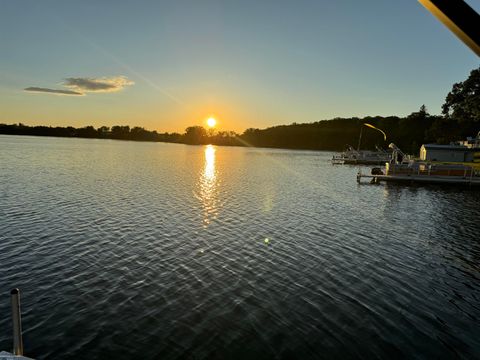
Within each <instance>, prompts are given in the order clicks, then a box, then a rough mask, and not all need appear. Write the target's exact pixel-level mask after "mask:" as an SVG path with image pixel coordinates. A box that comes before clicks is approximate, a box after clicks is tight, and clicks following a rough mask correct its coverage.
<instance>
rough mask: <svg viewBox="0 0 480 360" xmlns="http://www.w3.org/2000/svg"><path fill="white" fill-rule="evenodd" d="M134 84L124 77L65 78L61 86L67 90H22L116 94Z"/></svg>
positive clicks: (61, 93)
mask: <svg viewBox="0 0 480 360" xmlns="http://www.w3.org/2000/svg"><path fill="white" fill-rule="evenodd" d="M133 84H134V82H133V81H131V80H129V79H127V77H125V76H113V77H101V78H89V77H70V78H66V79H65V81H64V82H63V83H62V85H63V86H64V87H66V88H68V89H69V90H63V89H50V88H43V87H36V86H31V87H27V88H25V89H24V90H25V91H28V92H37V93H47V94H54V95H77V96H78V95H80V96H81V95H86V93H106V92H117V91H120V90H122V89H124V88H125V87H127V86H130V85H133Z"/></svg>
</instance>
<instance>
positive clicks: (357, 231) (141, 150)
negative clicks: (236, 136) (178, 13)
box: [0, 136, 480, 359]
mask: <svg viewBox="0 0 480 360" xmlns="http://www.w3.org/2000/svg"><path fill="white" fill-rule="evenodd" d="M331 155H332V154H331V153H327V152H313V151H288V150H274V149H252V148H234V147H231V148H228V147H212V146H185V145H175V144H162V143H139V142H128V141H113V140H93V139H92V140H90V139H61V138H58V139H56V138H40V137H21V136H0V350H2V349H3V350H10V349H11V346H12V342H11V320H10V307H9V306H10V303H9V301H10V298H9V292H10V289H11V288H13V287H19V288H20V289H21V291H22V310H23V328H24V344H25V353H26V354H27V355H28V356H31V357H36V358H38V359H53V358H58V359H94V358H95V359H96V358H103V359H133V358H142V359H160V358H161V359H317V358H326V359H332V358H342V359H345V358H364V359H372V358H427V357H428V358H455V357H460V358H479V357H480V236H479V230H480V206H479V204H480V192H479V191H470V190H461V189H456V188H441V187H402V186H392V185H390V186H384V185H358V184H357V183H356V179H355V175H356V172H357V168H355V167H349V166H332V165H331V164H330V163H329V159H330V158H331ZM266 239H268V240H266Z"/></svg>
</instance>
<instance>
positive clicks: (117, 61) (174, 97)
mask: <svg viewBox="0 0 480 360" xmlns="http://www.w3.org/2000/svg"><path fill="white" fill-rule="evenodd" d="M55 19H56V20H57V21H58V22H59V23H61V24H62V25H63V26H65V27H66V28H68V29H69V30H70V31H71V32H72V33H74V34H75V35H76V36H78V37H79V38H80V39H82V40H83V41H84V42H85V43H87V44H88V45H90V46H91V47H92V48H94V49H96V50H98V51H100V52H102V53H103V54H104V55H107V56H108V57H110V58H111V59H112V60H113V61H114V62H116V63H117V64H118V65H120V66H122V67H123V68H125V69H126V70H127V71H128V72H130V73H132V74H133V75H135V76H136V77H138V78H139V79H141V80H143V81H144V82H145V83H147V84H149V85H150V86H151V87H153V88H154V89H156V90H158V91H159V92H160V93H162V94H163V95H165V96H166V97H168V98H169V99H170V100H172V101H173V102H175V103H177V104H178V105H186V104H185V103H184V102H183V101H182V100H180V99H179V98H178V97H176V96H174V95H172V94H171V93H170V92H168V91H167V90H165V89H164V88H162V87H160V86H158V85H157V84H155V83H154V82H153V81H152V80H150V79H148V78H147V77H146V76H144V75H142V74H141V73H139V72H138V71H136V70H134V69H133V68H132V67H131V66H130V65H128V64H126V63H125V62H123V61H121V60H120V59H118V58H117V57H116V56H115V55H113V54H112V53H111V52H109V51H108V50H106V49H105V48H103V47H101V46H100V45H98V44H97V43H95V42H94V41H92V40H90V39H89V38H87V37H86V36H84V35H83V34H81V33H80V32H79V31H77V30H76V29H74V28H72V27H71V26H70V25H68V24H66V23H65V22H64V21H63V20H62V19H61V18H59V17H58V16H55Z"/></svg>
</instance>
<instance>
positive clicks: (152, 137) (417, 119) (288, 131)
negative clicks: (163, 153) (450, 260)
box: [0, 67, 480, 154]
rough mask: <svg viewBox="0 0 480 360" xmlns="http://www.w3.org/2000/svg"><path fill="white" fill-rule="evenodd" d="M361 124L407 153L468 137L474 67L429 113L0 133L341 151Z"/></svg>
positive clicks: (371, 136) (479, 107)
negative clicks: (240, 128) (166, 129)
mask: <svg viewBox="0 0 480 360" xmlns="http://www.w3.org/2000/svg"><path fill="white" fill-rule="evenodd" d="M363 123H369V124H372V125H374V126H375V127H378V128H380V129H382V130H383V131H385V132H386V133H387V140H386V141H385V140H384V139H383V135H382V134H381V133H379V132H377V131H374V130H369V129H364V135H363V137H362V142H361V148H362V149H372V148H374V147H375V146H380V147H383V148H386V147H387V146H388V144H389V143H391V142H393V143H395V144H396V145H397V146H399V147H400V148H401V149H403V150H404V151H405V152H407V153H411V154H416V153H417V152H418V149H419V147H420V146H421V145H422V144H424V143H432V142H433V143H440V144H445V143H448V142H450V141H454V140H460V139H464V138H465V137H467V136H474V135H476V134H477V132H478V131H480V67H479V68H478V69H475V70H473V71H472V72H471V73H470V76H469V77H468V79H466V80H465V81H464V82H460V83H457V84H454V85H453V87H452V91H450V92H449V93H448V95H447V97H446V100H445V103H444V105H443V107H442V115H430V114H429V113H428V111H427V109H426V108H425V106H424V105H422V106H421V107H420V109H419V110H418V111H415V112H412V113H411V114H410V115H408V116H405V117H398V116H387V117H382V116H368V117H364V118H358V117H352V118H335V119H330V120H322V121H317V122H313V123H306V124H297V123H292V124H290V125H279V126H273V127H269V128H266V129H253V128H251V129H247V130H245V131H244V132H243V133H242V134H236V133H235V132H232V131H213V130H211V129H209V130H206V129H205V128H204V127H202V126H191V127H188V128H187V129H186V130H185V132H184V133H183V134H179V133H158V132H157V131H148V130H146V129H144V128H142V127H133V128H130V127H129V126H112V127H107V126H102V127H99V128H94V127H93V126H86V127H83V128H74V127H71V126H69V127H51V126H27V125H24V124H13V125H7V124H0V134H11V135H36V136H57V137H78V138H99V139H120V140H135V141H160V142H174V143H184V144H194V145H196V144H214V145H228V146H255V147H273V148H286V149H310V150H342V149H344V148H345V147H346V146H347V145H352V146H354V147H356V146H357V145H358V140H359V133H360V129H361V127H362V124H363Z"/></svg>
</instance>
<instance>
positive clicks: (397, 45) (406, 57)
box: [0, 0, 480, 131]
mask: <svg viewBox="0 0 480 360" xmlns="http://www.w3.org/2000/svg"><path fill="white" fill-rule="evenodd" d="M469 3H470V4H471V5H472V6H474V7H475V8H476V9H477V11H478V10H480V9H479V8H480V2H477V1H476V0H475V1H473V0H472V1H469ZM1 5H2V11H1V12H0V50H1V54H2V56H1V57H0V122H4V123H13V122H23V123H26V124H30V125H34V124H44V125H61V126H65V125H73V126H86V125H94V126H100V125H107V126H112V125H115V124H129V125H131V126H143V127H146V128H148V129H151V130H153V129H156V130H159V131H183V130H184V129H185V127H186V126H189V125H202V124H203V122H204V120H205V119H206V118H207V117H209V116H215V117H217V118H218V120H219V127H220V128H221V129H225V130H236V131H243V130H244V129H246V128H248V127H260V128H262V127H266V126H271V125H276V124H289V123H292V122H313V121H317V120H322V119H329V118H334V117H350V116H360V117H361V116H366V115H372V116H375V115H399V116H403V115H406V114H409V113H411V112H413V111H416V110H418V108H419V107H420V105H422V104H425V105H426V106H427V108H428V110H429V111H430V112H431V113H439V112H440V111H441V105H442V103H443V101H444V99H445V96H446V94H447V93H448V91H449V90H450V89H451V86H452V84H453V83H454V82H458V81H462V80H464V79H465V78H466V77H467V76H468V74H469V72H470V71H471V70H472V69H474V68H476V67H478V66H479V59H478V57H477V56H476V55H475V54H474V53H473V52H472V51H471V50H470V49H468V48H467V47H466V46H465V45H464V44H463V43H461V42H460V41H459V40H458V39H457V38H456V37H455V36H454V35H453V34H451V33H450V32H449V31H448V30H447V29H446V28H445V27H444V26H443V25H442V24H440V23H439V22H438V21H437V20H436V19H435V18H434V17H433V16H432V15H431V14H430V13H428V12H427V11H426V10H425V9H424V8H423V7H422V6H421V5H420V4H419V3H418V2H417V1H416V0H402V1H393V0H369V1H358V0H357V1H353V0H343V1H342V0H339V1H324V0H316V1H300V0H299V1H250V0H244V1H227V0H224V1H202V0H196V1H183V0H178V1H143V0H137V1H90V0H86V1H77V2H72V1H65V0H63V1H49V0H44V1H38V0H37V1H35V0H31V1H24V0H16V1H7V0H2V2H1ZM65 79H76V80H65ZM84 79H87V80H88V81H89V83H88V84H87V85H88V86H90V85H92V84H93V85H95V84H97V85H98V84H100V85H102V84H103V85H105V82H106V83H107V85H105V86H106V87H105V90H102V91H97V90H98V89H97V88H96V87H88V86H87V85H85V81H83V80H84ZM119 79H120V80H119ZM121 79H123V80H121ZM72 84H73V85H72ZM79 84H80V85H79ZM82 84H83V85H82ZM84 85H85V86H84ZM93 85H92V86H93ZM26 88H33V90H35V89H36V88H41V89H53V90H63V91H75V92H78V93H81V94H82V95H83V96H76V95H71V96H70V95H57V94H54V93H47V92H44V91H40V92H38V91H25V90H24V89H26Z"/></svg>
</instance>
